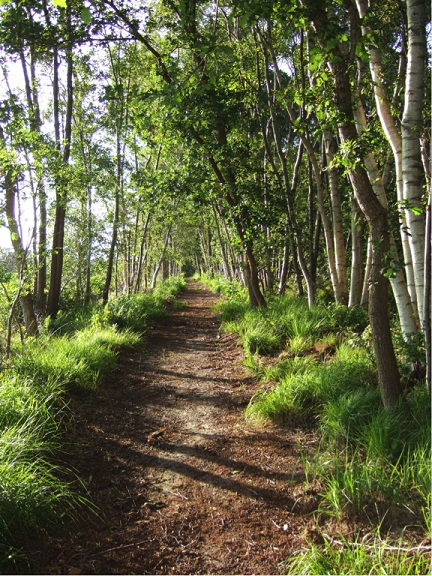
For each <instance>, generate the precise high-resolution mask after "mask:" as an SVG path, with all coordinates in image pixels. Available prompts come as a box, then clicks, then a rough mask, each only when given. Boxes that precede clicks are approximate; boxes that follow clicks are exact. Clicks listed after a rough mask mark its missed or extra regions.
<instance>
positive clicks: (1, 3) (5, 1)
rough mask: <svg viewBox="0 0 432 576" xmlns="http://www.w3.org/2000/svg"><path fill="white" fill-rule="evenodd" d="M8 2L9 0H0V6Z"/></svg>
mask: <svg viewBox="0 0 432 576" xmlns="http://www.w3.org/2000/svg"><path fill="white" fill-rule="evenodd" d="M8 2H10V0H0V6H3V4H7V3H8Z"/></svg>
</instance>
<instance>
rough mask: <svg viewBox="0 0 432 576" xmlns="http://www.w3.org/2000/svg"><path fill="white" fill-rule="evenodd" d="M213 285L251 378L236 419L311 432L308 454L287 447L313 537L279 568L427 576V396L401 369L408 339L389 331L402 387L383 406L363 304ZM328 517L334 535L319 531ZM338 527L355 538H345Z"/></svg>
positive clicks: (414, 352) (409, 351) (406, 361)
mask: <svg viewBox="0 0 432 576" xmlns="http://www.w3.org/2000/svg"><path fill="white" fill-rule="evenodd" d="M219 291H220V292H222V293H224V294H225V295H226V297H225V298H223V299H222V300H221V301H220V303H219V304H218V306H217V310H218V312H219V313H220V315H221V318H222V321H223V329H224V330H225V331H227V332H232V333H235V334H237V335H238V338H239V340H240V341H241V343H242V345H243V347H244V350H245V354H246V360H245V363H246V365H247V366H248V367H249V369H250V370H251V371H252V372H253V373H254V374H255V376H256V377H257V378H259V379H260V381H261V382H262V389H261V390H260V391H259V392H258V393H257V394H255V395H254V396H253V398H252V399H251V401H250V403H249V406H248V407H247V409H246V414H245V416H246V418H247V419H248V420H249V421H250V422H255V423H256V424H257V425H259V423H260V422H265V421H273V422H275V423H277V424H279V425H281V426H286V427H290V428H296V427H307V428H309V429H310V428H312V429H314V430H315V431H316V432H317V437H318V438H320V441H319V443H318V444H317V445H316V446H314V449H313V451H311V450H310V449H309V448H308V447H307V446H299V452H300V455H301V458H302V459H303V462H304V464H305V470H306V479H305V489H308V490H313V492H314V493H316V494H317V495H318V499H319V504H318V506H317V509H316V511H315V513H314V517H315V519H316V523H317V530H318V531H320V532H321V539H322V542H321V543H320V544H316V543H313V542H311V543H310V548H309V549H308V550H306V551H302V552H301V553H299V554H298V556H297V557H295V558H291V559H289V560H288V561H287V573H293V574H297V573H299V574H369V573H380V574H426V573H428V574H429V573H430V554H429V555H428V550H427V546H422V540H423V539H427V538H428V537H429V535H430V527H431V516H430V510H431V497H430V493H431V470H430V456H431V424H430V397H429V395H428V392H427V389H426V386H425V384H424V382H421V381H419V382H415V383H414V382H412V379H411V377H410V372H411V370H410V367H411V365H412V363H413V362H415V361H416V360H417V359H418V358H419V357H421V353H420V352H421V350H419V343H417V344H416V345H415V346H414V345H413V343H412V342H411V343H409V345H408V344H404V343H403V342H402V343H401V339H400V338H397V336H395V341H396V342H397V352H398V360H399V365H400V371H401V374H402V380H403V384H404V386H405V394H404V397H403V399H402V401H401V402H400V405H399V406H397V407H396V408H394V409H393V410H384V408H383V406H382V403H381V399H380V392H379V389H378V384H377V375H376V365H375V359H374V356H373V353H372V344H371V338H370V329H369V326H368V320H367V314H366V311H365V310H363V309H362V308H360V307H358V308H351V309H348V308H346V307H343V306H336V305H330V306H315V307H314V308H312V309H309V308H308V306H307V303H306V302H304V301H302V300H300V299H298V298H293V297H288V296H284V297H282V296H278V297H272V298H270V299H269V301H268V307H267V308H266V309H263V310H252V309H250V307H249V306H248V304H247V303H246V300H245V298H244V297H242V295H241V293H240V292H239V290H238V289H235V290H234V291H232V293H231V294H230V291H229V290H226V288H223V289H222V290H219ZM420 347H421V343H420ZM330 517H332V518H333V519H334V521H335V522H336V523H337V525H339V526H340V537H338V538H334V537H331V538H330V537H329V536H328V535H326V534H325V533H323V531H322V530H321V529H320V526H321V525H324V522H325V521H326V519H327V520H328V519H329V518H330ZM347 525H351V526H358V527H359V528H358V534H357V535H354V536H352V537H350V538H349V539H347V537H346V535H344V526H345V528H346V526H347ZM365 527H366V528H365Z"/></svg>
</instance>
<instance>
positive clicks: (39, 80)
mask: <svg viewBox="0 0 432 576" xmlns="http://www.w3.org/2000/svg"><path fill="white" fill-rule="evenodd" d="M430 31H431V28H430V6H429V3H428V2H426V1H425V0H381V1H380V2H377V1H376V0H259V1H258V0H256V1H253V0H234V1H232V2H231V1H225V0H215V1H198V0H178V1H177V0H148V1H143V0H122V1H120V0H85V1H84V2H83V1H82V0H0V38H1V41H0V61H1V85H0V158H1V164H0V183H1V190H2V192H1V196H0V211H1V214H2V218H3V220H4V226H5V229H7V230H8V233H9V238H10V246H11V247H10V248H7V247H5V248H2V249H1V261H0V264H1V266H0V314H1V317H2V322H3V324H4V326H3V328H2V338H3V340H4V342H5V344H4V346H3V347H2V349H1V363H2V369H3V368H5V369H9V366H10V362H11V358H12V363H15V365H16V366H18V368H17V370H18V372H19V371H20V370H21V374H27V372H26V371H25V370H27V368H26V369H24V368H23V366H24V365H26V362H27V365H28V366H29V365H30V364H29V363H30V360H29V358H30V356H31V354H32V350H33V349H34V350H36V349H37V348H38V345H37V344H35V342H36V343H37V342H41V341H43V342H46V340H44V339H46V338H47V333H48V332H49V331H50V329H52V330H53V331H54V332H55V331H56V330H59V326H60V325H61V318H64V317H66V316H67V314H69V313H70V312H71V310H72V311H74V312H73V313H74V314H75V316H76V317H77V316H78V315H79V312H78V311H79V310H81V311H85V310H89V309H90V308H91V307H92V306H99V308H97V312H96V313H95V315H94V316H93V319H92V320H91V325H92V327H93V328H94V327H101V326H105V324H104V322H106V321H108V320H109V321H110V322H111V323H113V322H114V321H115V323H116V325H117V326H119V325H120V324H121V322H123V321H124V318H123V316H122V314H123V313H125V310H126V308H122V306H123V305H124V303H125V302H126V301H127V300H128V299H130V301H131V302H132V301H133V302H138V301H139V302H140V303H141V304H143V305H144V304H145V306H150V308H151V306H153V305H155V302H156V308H157V307H158V306H159V305H160V302H159V300H157V298H158V297H157V296H153V295H151V294H155V293H154V289H155V288H157V286H163V283H161V282H160V281H161V280H167V279H169V278H171V277H173V276H178V275H179V274H180V273H183V274H185V275H192V274H198V275H201V276H202V277H206V278H220V277H225V279H226V281H228V282H229V283H231V284H229V285H230V286H231V288H230V289H229V290H228V292H229V291H230V290H231V295H233V294H234V296H235V295H236V294H237V295H238V290H239V289H238V288H236V287H238V286H242V287H244V288H245V290H246V292H247V295H248V307H249V308H248V310H249V312H247V314H251V316H250V317H248V316H247V315H246V324H247V323H248V322H249V321H250V320H247V318H250V319H251V318H253V314H255V313H256V314H264V315H265V314H267V316H265V318H267V320H266V322H267V323H268V325H271V326H272V329H274V331H275V333H276V332H277V333H278V334H279V335H280V334H281V333H282V332H283V330H284V329H285V328H284V326H285V325H284V321H285V320H283V318H285V317H288V316H289V317H290V318H291V320H290V322H291V323H292V322H294V320H292V319H293V318H295V315H296V313H297V312H296V310H297V309H298V310H300V309H303V306H306V308H307V309H309V310H310V311H311V314H315V312H314V310H315V307H316V306H317V305H319V306H321V305H322V306H324V307H325V306H330V307H331V306H335V307H337V308H333V309H332V310H338V311H339V312H338V314H339V315H340V314H341V312H340V311H341V310H345V312H344V314H348V315H349V314H350V312H349V311H350V310H351V311H352V318H354V317H355V316H356V315H358V317H361V316H362V313H364V311H365V310H366V311H367V315H368V323H369V327H368V328H367V330H368V331H369V332H368V334H370V343H371V346H372V347H373V366H374V368H373V370H375V372H374V376H373V377H371V379H372V380H374V381H376V384H377V390H378V391H379V393H378V404H379V398H381V401H382V407H383V409H384V413H387V416H385V418H387V419H391V418H392V416H391V414H392V412H391V410H392V409H393V408H395V407H397V406H399V405H400V402H401V399H404V398H406V396H407V386H408V385H409V386H411V387H412V386H413V385H415V386H419V387H421V389H422V393H423V394H425V396H421V398H425V397H426V398H429V397H428V395H427V392H426V388H427V387H428V388H429V393H430V385H431V159H430V150H431V147H430V146H431V144H430V117H431V110H430V90H431V86H430V61H428V48H430ZM175 282H176V281H175V280H174V284H175ZM278 296H281V297H282V296H287V297H288V298H292V297H294V298H295V300H294V301H296V302H297V303H298V304H296V305H295V306H292V304H289V307H288V308H289V309H288V308H287V306H288V305H286V304H284V306H285V308H283V310H282V308H281V309H279V312H278V311H277V310H278V308H277V307H274V306H273V304H274V302H275V298H277V297H278ZM133 298H138V299H139V298H141V300H133ZM146 298H148V299H147V300H146ZM152 298H156V300H151V299H152ZM118 302H120V303H121V304H118ZM290 302H292V300H290ZM149 303H150V304H149ZM141 304H140V305H141ZM110 305H111V308H110ZM101 306H105V308H103V307H101ZM134 306H135V304H134V305H132V306H131V308H130V309H129V311H128V312H127V314H129V319H128V321H129V322H130V323H131V324H132V325H133V324H134V323H135V325H139V322H141V319H142V318H141V316H139V314H140V313H139V312H138V307H135V308H134ZM329 309H330V308H329ZM104 310H105V311H104ZM266 310H267V311H268V312H267V313H266V312H265V311H266ZM347 311H348V312H347ZM83 314H84V312H83ZM89 317H90V316H88V317H87V318H89ZM263 317H264V316H263ZM345 317H346V318H347V317H348V316H345ZM68 318H70V316H69V317H68ZM143 318H144V316H143ZM256 318H258V316H256ZM259 318H261V319H260V320H258V321H259V322H261V321H262V317H259ZM74 321H75V320H74ZM326 321H327V320H326ZM143 322H144V320H143ZM319 322H322V319H321V320H319ZM72 324H73V322H72V321H71V325H72ZM318 325H321V326H322V324H319V323H318V324H316V326H318ZM340 326H341V325H340V324H339V328H338V325H337V323H336V328H335V327H333V328H332V329H333V331H335V330H336V331H337V330H338V329H340ZM362 329H364V326H363V328H362ZM104 330H105V328H104ZM239 330H240V332H241V330H243V331H245V330H246V328H245V327H244V326H243V328H240V329H239ZM317 330H318V329H315V328H314V329H313V330H312V332H314V331H315V332H316V333H317ZM138 331H139V329H138ZM111 336H112V335H111ZM111 336H110V338H111ZM353 337H354V336H353ZM79 338H81V340H79ZM83 338H89V336H88V335H87V336H82V335H81V336H78V340H77V342H78V341H79V342H81V344H82V343H83V340H82V339H83ZM92 338H93V337H92ZM98 338H99V337H98ZM101 338H102V337H101ZM104 338H105V339H106V338H107V333H106V331H105V332H104V336H103V338H102V340H103V339H104ZM116 338H117V336H116ZM104 341H105V340H104ZM59 342H60V340H59ZM91 342H92V347H93V349H94V350H96V348H97V347H98V345H99V344H96V340H91ZM98 342H99V340H98ZM122 343H123V340H121V341H120V342H118V341H117V340H116V344H113V346H115V347H116V346H119V345H122ZM81 344H79V346H78V345H77V344H74V346H75V349H76V350H75V352H77V350H78V348H79V347H80V346H81ZM249 344H250V343H249ZM63 345H66V344H65V342H63V341H61V343H60V344H59V343H57V344H53V346H58V347H59V350H60V346H63ZM278 345H279V344H278ZM23 346H24V347H23ZM293 346H294V344H293V343H292V347H293ZM39 348H40V349H42V348H43V346H40V347H39ZM246 348H247V346H246ZM258 348H259V347H258ZM258 348H253V347H251V346H249V352H251V355H250V357H249V361H250V364H251V366H252V365H253V367H254V368H255V369H257V366H258V365H259V362H258V361H257V359H256V357H255V356H253V354H254V353H255V352H259V349H258ZM402 348H403V349H404V350H405V351H408V356H407V358H408V360H407V362H406V363H405V367H404V369H403V370H405V372H403V370H401V361H400V350H401V349H402ZM80 349H81V348H80ZM22 350H24V352H25V353H24V354H22ZM75 352H74V353H75ZM78 352H79V351H78ZM78 352H77V353H78ZM88 352H89V350H87V351H86V352H85V353H88ZM409 352H411V355H410V353H409ZM79 353H80V352H79ZM59 354H60V352H59ZM62 354H63V355H62ZM70 354H71V353H70V352H67V353H66V352H64V353H63V352H61V354H60V355H59V361H58V365H56V367H55V371H56V374H60V372H61V373H62V374H63V372H62V371H64V374H65V381H75V380H74V378H78V376H77V377H75V376H71V374H72V373H73V374H75V372H73V371H74V370H76V369H77V366H78V365H79V366H81V364H80V362H81V360H77V359H76V357H73V356H71V355H70ZM83 354H84V352H83ZM341 354H342V353H341ZM26 355H28V356H26ZM26 358H27V359H26ZM71 358H72V360H71ZM104 358H105V357H104ZM69 360H70V362H71V363H70V365H69V364H67V362H69ZM111 360H112V361H113V359H112V358H111ZM111 360H110V361H109V362H111ZM101 362H102V364H104V363H105V365H106V366H108V368H107V369H108V370H109V365H110V364H109V362H108V361H107V360H106V359H104V360H103V361H101ZM107 362H108V363H107ZM66 364H67V366H68V367H67V370H70V371H69V372H67V371H66V368H65V366H66ZM90 364H91V362H90ZM407 366H409V374H408V373H407V372H406V367H407ZM314 369H315V368H314ZM38 370H39V368H38ZM320 370H321V368H320ZM323 370H324V369H323ZM335 370H336V372H335V374H334V375H333V376H332V375H330V376H325V377H324V371H321V372H320V374H321V375H320V376H319V378H321V377H322V378H323V381H324V380H325V378H328V377H330V379H332V378H334V379H337V374H339V373H342V372H343V369H342V368H341V365H340V366H338V365H337V364H336V365H335ZM368 370H369V368H368ZM35 373H36V369H35V368H31V370H30V372H28V374H31V378H33V377H35V376H34V374H35ZM38 374H39V373H38ZM44 374H45V373H43V370H42V368H41V372H40V378H41V382H45V380H46V378H47V377H46V375H44ZM359 374H360V372H359ZM362 374H363V373H362ZM99 376H103V373H102V372H101V373H100V374H99V372H98V376H97V377H96V376H94V378H95V379H98V378H99ZM362 377H363V376H362ZM2 378H3V375H2ZM14 378H15V377H14ZM26 378H27V376H26ZM44 378H45V380H44ZM56 378H57V376H56ZM91 378H93V376H92V377H91ZM317 378H318V376H317ZM368 378H369V377H366V376H364V378H363V379H364V380H365V381H367V380H368ZM354 380H355V378H354V377H353V376H352V375H351V376H349V378H348V380H347V382H343V383H341V390H343V389H344V388H345V389H346V390H351V389H350V388H349V386H350V385H351V384H350V382H351V383H352V382H353V381H354ZM95 381H96V380H95ZM5 382H6V380H5V379H4V380H3V381H2V386H1V387H0V388H2V390H3V389H4V390H6V388H8V387H9V388H8V389H10V390H12V391H13V390H14V385H13V384H10V382H9V384H7V385H6V384H5ZM26 382H27V384H28V381H26ZM56 382H57V380H56ZM27 384H25V387H26V386H27ZM355 385H356V386H357V384H355ZM359 386H360V384H359ZM42 388H43V386H42ZM351 392H352V398H354V396H355V394H356V393H357V395H358V391H357V392H356V391H355V390H354V391H351ZM351 392H350V394H351ZM2 393H3V392H2ZM28 393H29V392H28V389H27V388H25V393H23V394H24V396H23V398H27V394H28ZM44 393H46V392H44ZM13 394H15V392H13ZM20 394H21V392H20ZM368 394H369V392H367V393H366V392H363V391H362V392H361V395H362V396H364V397H366V396H367V397H368V398H369V396H368ZM5 398H6V396H5ZM46 398H48V396H46ZM369 399H370V406H371V407H372V406H373V405H374V403H375V404H376V400H377V398H376V397H375V396H373V394H372V396H370V398H369ZM44 401H45V400H44ZM350 401H351V400H350ZM5 402H6V401H5ZM7 402H9V400H8V401H7ZM14 402H15V400H14ZM23 402H24V400H23ZM32 402H33V401H32ZM32 402H30V404H31V403H32ZM24 403H25V402H24ZM421 404H424V400H422V401H419V402H418V404H417V406H420V405H421ZM36 405H37V402H36V404H35V406H36ZM14 406H15V404H14ZM426 408H427V407H426ZM371 409H372V408H371ZM251 410H252V411H253V406H252V408H251ZM350 410H351V409H349V411H350ZM373 410H375V408H373ZM412 411H413V414H414V416H413V418H414V420H415V418H416V415H415V411H416V409H414V408H412ZM426 411H427V410H426ZM38 412H39V413H41V410H40V409H39V408H38ZM14 414H15V416H16V417H17V418H18V416H17V414H18V412H17V411H16V410H15V408H14ZM351 414H352V412H351ZM395 414H396V413H395ZM398 414H399V413H398ZM15 416H13V418H15ZM350 417H351V416H350ZM2 418H3V416H2ZM5 418H6V417H5ZM8 418H9V416H8ZM50 418H51V417H50ZM398 418H399V419H400V414H399V416H398ZM415 421H416V422H417V424H418V423H421V422H422V420H421V418H420V416H419V418H418V419H417V420H415ZM2 422H3V420H2ZM5 422H6V424H5ZM7 422H8V420H7V418H6V420H5V421H4V422H3V424H4V425H5V426H6V427H5V430H6V431H7V430H8V429H9V430H12V428H11V427H10V426H11V425H10V424H7ZM14 422H15V420H14ZM16 422H21V420H19V418H18V420H16ZM401 422H402V421H401V420H400V421H399V423H398V424H397V426H398V427H399V428H401V427H403V424H402V423H401ZM20 425H21V424H20ZM8 426H9V428H8ZM380 426H381V429H380V433H381V431H382V426H384V425H381V424H380ZM392 426H393V424H392ZM410 426H411V425H410V424H407V428H409V427H410ZM419 428H423V429H422V433H423V436H424V435H425V432H427V430H426V429H425V428H424V426H423V424H421V425H420V424H419ZM388 430H390V428H389V429H388ZM5 433H6V432H5ZM8 433H9V432H8ZM389 434H390V432H389ZM390 436H391V434H390ZM424 439H425V436H424V438H423V440H424ZM423 440H422V442H423ZM356 442H357V440H356ZM416 442H417V440H416ZM429 443H430V438H429ZM413 445H414V444H413ZM427 445H428V441H427V440H425V444H424V446H426V448H424V449H423V448H422V450H423V452H422V454H423V460H422V462H423V464H422V466H423V468H422V470H423V472H424V474H423V472H422V474H423V476H422V478H423V480H422V481H419V484H421V485H422V486H423V492H422V498H423V500H422V502H429V506H430V493H429V492H430V491H428V490H427V489H426V490H425V489H424V486H426V485H427V482H426V481H424V479H425V478H427V477H428V473H427V472H425V470H426V468H427V466H425V462H427V461H428V456H427V455H428V453H429V452H428V450H430V446H429V448H427ZM398 446H399V447H401V446H403V442H402V441H401V443H400V445H398ZM422 446H423V444H422ZM403 450H404V448H401V451H400V452H399V453H398V454H399V456H400V454H402V453H403ZM413 453H414V449H413ZM394 454H395V452H394V453H393V456H392V458H393V457H394ZM410 454H411V453H410ZM399 456H397V457H396V459H397V458H399ZM374 457H375V456H374ZM11 458H12V460H11V461H15V460H13V458H14V456H13V457H11ZM390 460H391V458H390ZM408 460H409V458H408ZM392 462H393V461H392ZM393 464H394V462H393V463H392V464H391V466H393ZM7 465H8V466H9V464H7ZM389 466H390V464H389ZM410 466H411V464H410ZM382 468H383V469H385V467H382ZM5 469H6V468H5ZM410 469H411V468H410ZM412 469H413V470H414V469H415V470H416V471H417V472H416V474H417V475H418V470H419V469H420V465H419V464H418V462H417V461H416V462H415V463H414V464H412ZM48 475H49V473H48ZM429 475H430V469H429ZM407 482H414V481H412V480H407ZM14 483H15V480H13V481H12V480H11V486H15V484H14ZM5 493H6V492H5ZM398 497H399V496H398ZM8 498H9V497H8ZM60 499H61V498H60ZM12 500H13V499H12ZM12 500H11V501H12ZM8 502H9V499H8ZM17 502H18V500H17ZM20 506H21V505H19V502H18V504H17V510H18V509H21V508H22V506H21V508H20ZM419 506H420V507H421V506H422V505H419ZM422 510H423V514H424V515H425V517H426V516H427V517H428V518H429V516H430V515H428V514H427V513H426V512H425V511H426V508H425V507H423V508H422ZM14 514H16V511H13V513H11V515H12V516H13V515H14ZM26 522H27V520H24V523H26ZM425 522H426V524H427V522H428V520H425ZM27 524H28V522H27ZM30 524H31V523H30ZM2 530H3V528H2V526H0V532H1V531H2ZM0 547H1V546H0ZM0 552H1V550H0ZM418 573H420V572H418Z"/></svg>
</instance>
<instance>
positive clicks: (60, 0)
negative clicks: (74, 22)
mask: <svg viewBox="0 0 432 576" xmlns="http://www.w3.org/2000/svg"><path fill="white" fill-rule="evenodd" d="M52 2H53V4H54V6H59V7H60V8H66V0H52Z"/></svg>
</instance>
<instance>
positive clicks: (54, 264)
mask: <svg viewBox="0 0 432 576" xmlns="http://www.w3.org/2000/svg"><path fill="white" fill-rule="evenodd" d="M67 10H68V28H69V34H71V30H70V27H71V21H70V19H71V14H70V8H68V9H67ZM66 58H67V80H66V81H67V103H66V117H65V139H64V146H63V155H62V156H63V158H62V159H63V164H64V165H65V166H68V164H69V158H70V151H71V138H72V106H73V76H72V73H73V58H72V46H71V45H69V46H68V48H67V55H66ZM58 73H59V60H58V51H57V48H55V49H54V86H53V97H54V125H55V138H56V146H57V149H58V151H59V152H60V150H61V137H60V109H59V97H60V85H59V76H58ZM66 188H67V182H66V178H65V176H64V175H63V174H62V175H60V176H58V177H57V183H56V209H55V220H54V231H53V242H52V254H51V276H50V286H49V292H48V302H47V314H48V316H50V317H51V318H55V317H56V315H57V312H58V309H59V302H60V292H61V281H62V275H63V259H64V253H63V248H64V234H65V222H66V204H67V192H66Z"/></svg>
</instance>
